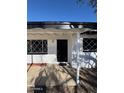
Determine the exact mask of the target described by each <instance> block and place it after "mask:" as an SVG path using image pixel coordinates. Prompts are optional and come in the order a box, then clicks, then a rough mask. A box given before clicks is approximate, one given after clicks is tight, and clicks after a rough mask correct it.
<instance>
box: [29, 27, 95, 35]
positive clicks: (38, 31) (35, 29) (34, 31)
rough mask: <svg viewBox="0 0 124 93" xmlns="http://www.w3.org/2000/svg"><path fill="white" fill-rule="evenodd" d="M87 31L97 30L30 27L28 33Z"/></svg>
mask: <svg viewBox="0 0 124 93" xmlns="http://www.w3.org/2000/svg"><path fill="white" fill-rule="evenodd" d="M87 31H95V32H96V30H95V29H90V28H73V29H54V28H47V29H43V28H32V29H28V30H27V33H28V34H54V33H55V34H59V33H60V34H61V33H65V34H66V33H84V32H87Z"/></svg>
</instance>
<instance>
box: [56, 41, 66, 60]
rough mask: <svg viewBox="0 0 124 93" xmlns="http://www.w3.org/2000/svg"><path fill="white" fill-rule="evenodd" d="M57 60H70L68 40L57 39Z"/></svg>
mask: <svg viewBox="0 0 124 93" xmlns="http://www.w3.org/2000/svg"><path fill="white" fill-rule="evenodd" d="M57 60H58V62H67V61H68V42H67V40H57Z"/></svg>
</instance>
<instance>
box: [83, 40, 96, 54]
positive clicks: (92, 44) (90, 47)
mask: <svg viewBox="0 0 124 93" xmlns="http://www.w3.org/2000/svg"><path fill="white" fill-rule="evenodd" d="M83 52H97V39H96V38H84V39H83Z"/></svg>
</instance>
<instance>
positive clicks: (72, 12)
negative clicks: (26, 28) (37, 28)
mask: <svg viewBox="0 0 124 93" xmlns="http://www.w3.org/2000/svg"><path fill="white" fill-rule="evenodd" d="M96 17H97V16H96V14H95V13H94V11H93V9H92V8H91V7H89V5H88V4H82V5H81V4H77V2H76V0H27V20H28V21H75V22H96V20H97V19H96Z"/></svg>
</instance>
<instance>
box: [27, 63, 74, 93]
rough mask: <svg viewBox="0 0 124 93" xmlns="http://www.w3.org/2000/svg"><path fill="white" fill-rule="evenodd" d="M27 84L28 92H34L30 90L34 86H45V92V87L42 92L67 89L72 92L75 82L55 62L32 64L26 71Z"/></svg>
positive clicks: (64, 90) (34, 87)
mask: <svg viewBox="0 0 124 93" xmlns="http://www.w3.org/2000/svg"><path fill="white" fill-rule="evenodd" d="M28 68H29V65H28ZM27 86H28V93H34V91H31V90H35V89H36V87H38V88H37V89H39V87H43V88H44V87H45V88H47V92H46V89H45V90H44V91H45V92H43V93H66V92H67V91H68V92H67V93H73V92H72V91H73V90H74V87H75V86H76V82H75V80H74V78H72V77H71V76H70V75H69V73H68V72H67V71H66V70H65V69H64V68H63V67H62V66H59V65H57V64H56V65H53V64H47V65H41V66H40V65H32V66H30V69H29V70H28V73H27ZM31 88H32V89H31ZM49 90H50V91H49ZM56 90H58V91H59V92H58V91H56ZM52 91H53V92H52ZM55 91H56V92H55ZM36 93H38V92H36ZM39 93H40V92H39ZM41 93H42V92H41Z"/></svg>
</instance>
